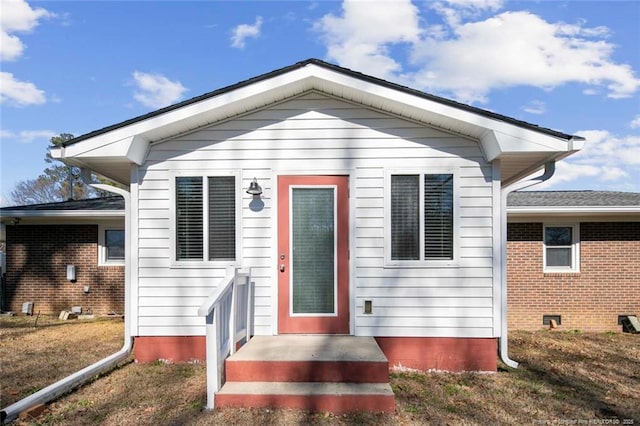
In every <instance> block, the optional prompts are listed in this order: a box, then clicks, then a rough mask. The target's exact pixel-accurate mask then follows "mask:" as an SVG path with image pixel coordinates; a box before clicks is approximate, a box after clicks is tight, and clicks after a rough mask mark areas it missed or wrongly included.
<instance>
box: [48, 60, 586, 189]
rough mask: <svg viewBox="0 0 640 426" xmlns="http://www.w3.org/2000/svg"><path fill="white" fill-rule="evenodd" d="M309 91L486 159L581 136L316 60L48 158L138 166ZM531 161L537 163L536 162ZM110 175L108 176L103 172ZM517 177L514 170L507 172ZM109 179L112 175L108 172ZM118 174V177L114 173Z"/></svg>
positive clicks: (557, 145)
mask: <svg viewBox="0 0 640 426" xmlns="http://www.w3.org/2000/svg"><path fill="white" fill-rule="evenodd" d="M309 91H318V92H320V93H324V94H327V95H329V96H334V97H337V98H340V99H344V100H345V101H350V102H355V103H359V104H362V105H363V106H365V107H369V108H372V109H376V110H379V111H381V112H387V113H391V114H394V115H396V116H399V117H404V118H407V119H410V120H414V121H418V122H421V123H424V124H425V125H429V126H432V127H436V128H441V129H444V130H448V131H451V132H453V133H456V134H459V135H461V136H465V137H470V138H473V139H476V140H478V141H480V143H481V145H482V149H483V152H484V153H485V156H486V159H487V160H488V161H492V160H494V159H498V158H501V156H503V155H504V154H505V153H508V154H510V155H526V154H527V153H532V152H535V153H537V154H543V155H544V156H545V161H548V158H549V157H550V158H552V159H556V158H561V157H562V156H566V155H567V154H569V153H571V152H574V151H577V150H579V149H580V148H581V147H582V141H583V140H584V139H583V138H581V137H579V136H573V135H569V134H565V133H562V132H558V131H555V130H551V129H546V128H542V127H538V126H535V125H533V124H530V123H526V122H523V121H519V120H516V119H513V118H510V117H507V116H503V115H500V114H496V113H493V112H489V111H486V110H482V109H480V108H476V107H472V106H469V105H464V104H461V103H458V102H456V101H452V100H448V99H444V98H441V97H437V96H434V95H430V94H427V93H424V92H420V91H418V90H414V89H410V88H408V87H405V86H401V85H398V84H396V83H391V82H388V81H385V80H382V79H379V78H377V77H372V76H368V75H365V74H361V73H358V72H355V71H352V70H349V69H346V68H342V67H338V66H336V65H332V64H329V63H326V62H323V61H320V60H318V59H308V60H306V61H302V62H298V63H296V64H294V65H291V66H288V67H285V68H281V69H279V70H275V71H272V72H270V73H266V74H263V75H261V76H258V77H254V78H251V79H248V80H245V81H242V82H239V83H236V84H234V85H231V86H228V87H226V88H222V89H219V90H216V91H213V92H209V93H206V94H204V95H201V96H198V97H195V98H192V99H189V100H186V101H183V102H180V103H178V104H175V105H172V106H168V107H166V108H162V109H159V110H157V111H153V112H151V113H148V114H145V115H142V116H139V117H136V118H132V119H130V120H127V121H124V122H122V123H119V124H115V125H113V126H109V127H105V128H103V129H100V130H96V131H94V132H91V133H88V134H86V135H83V136H79V137H78V138H75V139H72V140H70V141H68V142H66V143H65V144H64V145H62V146H61V147H58V148H54V149H52V150H51V153H52V156H53V157H54V158H58V159H62V160H64V161H66V162H68V163H70V164H74V165H78V166H81V167H89V168H92V169H94V170H95V171H96V172H97V173H101V174H105V173H104V172H101V170H99V167H98V168H94V167H93V166H92V165H96V164H98V163H100V162H104V163H108V162H111V163H113V162H120V163H130V164H138V165H140V164H142V163H143V162H144V161H145V158H146V155H147V153H148V150H149V148H150V146H151V144H152V143H154V142H157V141H162V140H166V139H168V138H171V137H174V136H178V135H180V134H183V133H187V132H189V131H193V130H195V129H198V128H202V127H205V126H208V125H213V124H215V123H217V122H220V121H222V120H227V119H229V118H232V117H235V116H237V115H240V114H245V113H247V112H251V111H255V110H258V109H260V108H264V107H268V106H269V105H272V104H274V103H277V102H282V101H284V100H287V99H290V98H293V97H295V96H298V95H301V94H303V93H306V92H309ZM535 166H536V167H537V164H536V165H535ZM105 175H106V176H109V175H108V174H105ZM514 176H515V177H518V176H520V174H515V175H512V176H510V177H511V178H514ZM109 177H113V176H109ZM116 180H117V179H116Z"/></svg>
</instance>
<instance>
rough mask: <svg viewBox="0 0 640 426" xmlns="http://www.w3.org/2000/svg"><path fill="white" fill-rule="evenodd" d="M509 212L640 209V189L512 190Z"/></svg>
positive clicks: (524, 213) (628, 210) (593, 211)
mask: <svg viewBox="0 0 640 426" xmlns="http://www.w3.org/2000/svg"><path fill="white" fill-rule="evenodd" d="M507 212H508V214H509V215H510V216H513V215H529V214H554V213H555V214H580V213H583V214H616V213H620V214H626V213H640V193H637V192H617V191H517V192H512V193H511V194H509V198H508V199H507Z"/></svg>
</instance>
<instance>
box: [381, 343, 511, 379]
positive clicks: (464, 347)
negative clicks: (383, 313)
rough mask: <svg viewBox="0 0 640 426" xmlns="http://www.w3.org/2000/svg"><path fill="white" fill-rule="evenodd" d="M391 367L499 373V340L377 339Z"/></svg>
mask: <svg viewBox="0 0 640 426" xmlns="http://www.w3.org/2000/svg"><path fill="white" fill-rule="evenodd" d="M376 341H377V342H378V345H379V346H380V348H381V349H382V352H384V354H385V356H386V357H387V359H388V360H389V368H390V369H393V368H395V367H407V368H412V369H416V370H422V371H429V370H439V371H496V369H497V353H498V347H497V339H474V338H454V337H376Z"/></svg>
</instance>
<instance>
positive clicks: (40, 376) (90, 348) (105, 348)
mask: <svg viewBox="0 0 640 426" xmlns="http://www.w3.org/2000/svg"><path fill="white" fill-rule="evenodd" d="M36 321H37V322H36ZM123 333H124V321H123V320H122V319H111V318H104V319H102V318H100V319H94V320H78V319H73V320H67V321H61V320H58V319H57V317H51V316H40V317H35V316H33V317H25V316H20V317H0V406H1V407H3V408H4V407H6V406H8V405H10V404H12V403H14V402H16V401H18V400H20V399H22V398H24V397H26V396H28V395H30V394H32V393H34V392H35V391H37V390H39V389H42V388H43V387H45V386H47V385H50V384H51V383H54V382H56V381H57V380H60V379H62V378H64V377H66V376H68V375H69V374H71V373H74V372H76V371H78V370H81V369H82V368H84V367H87V366H88V365H91V364H93V363H94V362H96V361H98V360H100V359H102V358H104V357H106V356H108V355H111V354H112V353H114V352H116V351H118V350H119V349H120V348H121V347H122V342H123Z"/></svg>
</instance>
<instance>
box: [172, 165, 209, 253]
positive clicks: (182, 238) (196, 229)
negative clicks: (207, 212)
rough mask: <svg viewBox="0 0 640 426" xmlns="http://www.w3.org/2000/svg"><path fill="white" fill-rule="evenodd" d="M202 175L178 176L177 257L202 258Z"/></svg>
mask: <svg viewBox="0 0 640 426" xmlns="http://www.w3.org/2000/svg"><path fill="white" fill-rule="evenodd" d="M202 192H203V191H202V178H201V177H176V259H177V260H202V257H203V234H202V233H203V211H202V210H203V208H202V205H203V199H202V196H203V193H202Z"/></svg>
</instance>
